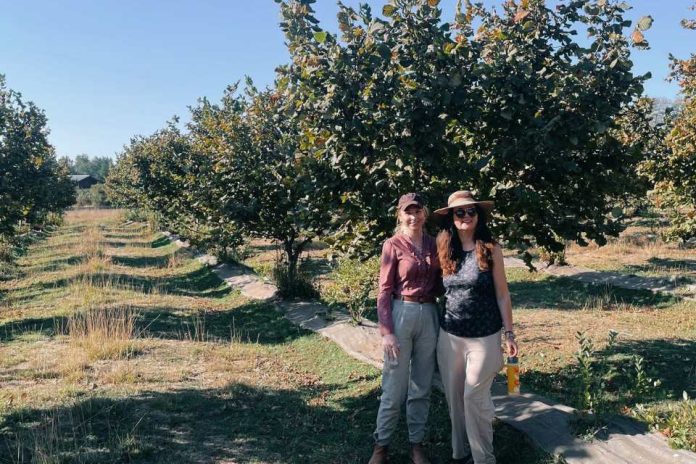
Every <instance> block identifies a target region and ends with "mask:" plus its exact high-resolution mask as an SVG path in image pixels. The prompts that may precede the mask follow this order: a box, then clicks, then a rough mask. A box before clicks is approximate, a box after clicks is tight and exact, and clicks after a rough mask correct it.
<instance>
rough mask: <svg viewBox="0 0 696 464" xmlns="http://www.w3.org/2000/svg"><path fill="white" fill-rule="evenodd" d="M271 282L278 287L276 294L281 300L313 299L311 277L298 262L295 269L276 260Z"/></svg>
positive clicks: (314, 294)
mask: <svg viewBox="0 0 696 464" xmlns="http://www.w3.org/2000/svg"><path fill="white" fill-rule="evenodd" d="M272 276H273V280H274V281H275V283H276V286H277V287H278V293H279V294H280V296H282V297H283V298H315V297H316V296H317V290H316V289H315V288H314V283H313V282H312V276H311V274H310V273H309V272H307V271H306V270H305V269H304V268H303V266H302V262H300V264H299V266H297V267H296V268H294V269H293V268H291V267H290V266H289V265H288V262H287V261H285V260H282V259H281V260H278V262H276V265H275V266H274V267H273V271H272Z"/></svg>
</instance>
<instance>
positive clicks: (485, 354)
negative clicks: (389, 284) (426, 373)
mask: <svg viewBox="0 0 696 464" xmlns="http://www.w3.org/2000/svg"><path fill="white" fill-rule="evenodd" d="M492 209H493V202H492V201H480V200H476V199H475V198H474V196H473V194H472V193H471V192H470V191H468V190H460V191H457V192H454V193H453V194H452V195H450V197H449V199H448V200H447V206H446V207H444V208H440V209H438V210H436V211H435V214H437V215H440V216H442V218H443V219H444V229H443V230H442V231H441V232H440V233H439V234H438V236H437V250H438V256H439V259H440V266H441V268H442V280H443V284H444V287H445V311H444V313H443V314H441V316H440V334H439V339H438V344H437V360H438V366H439V369H440V373H441V376H442V382H443V385H444V389H445V396H446V397H447V404H448V406H449V412H450V420H451V421H452V457H453V462H461V463H464V462H471V461H470V460H471V458H473V462H474V463H475V464H489V463H495V456H494V454H493V417H494V413H495V410H494V407H493V401H492V399H491V385H492V383H493V379H494V378H495V375H496V374H497V373H498V371H500V369H501V368H502V367H503V353H502V349H501V333H502V337H503V341H504V343H505V348H506V351H507V353H508V355H509V356H516V355H517V351H518V349H517V343H516V342H515V334H514V332H513V326H512V304H511V302H510V293H509V291H508V285H507V279H506V278H505V268H504V265H503V252H502V250H501V248H500V245H499V244H498V243H497V241H496V240H495V239H494V238H493V237H492V235H491V232H490V230H489V229H488V226H487V220H488V217H489V215H490V212H491V211H492Z"/></svg>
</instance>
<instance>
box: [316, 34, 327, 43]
mask: <svg viewBox="0 0 696 464" xmlns="http://www.w3.org/2000/svg"><path fill="white" fill-rule="evenodd" d="M327 36H328V34H327V33H326V31H320V32H315V33H314V40H316V41H317V42H319V43H324V42H326V37H327Z"/></svg>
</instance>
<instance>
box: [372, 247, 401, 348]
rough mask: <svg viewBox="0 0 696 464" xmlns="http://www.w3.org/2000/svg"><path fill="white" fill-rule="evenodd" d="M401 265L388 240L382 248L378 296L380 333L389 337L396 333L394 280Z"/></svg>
mask: <svg viewBox="0 0 696 464" xmlns="http://www.w3.org/2000/svg"><path fill="white" fill-rule="evenodd" d="M398 266H399V263H398V261H397V259H396V250H394V246H393V245H392V243H391V241H389V240H387V241H386V242H384V245H383V246H382V259H381V261H380V267H379V289H378V294H377V317H378V319H379V333H380V334H381V335H388V334H391V333H393V332H394V324H393V322H392V307H391V300H392V293H393V292H394V278H395V277H396V272H397V269H398Z"/></svg>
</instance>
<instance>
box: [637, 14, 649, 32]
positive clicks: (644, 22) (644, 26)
mask: <svg viewBox="0 0 696 464" xmlns="http://www.w3.org/2000/svg"><path fill="white" fill-rule="evenodd" d="M652 23H653V18H652V16H643V17H642V18H640V19H639V20H638V29H640V30H641V31H647V30H648V29H650V27H652Z"/></svg>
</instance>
